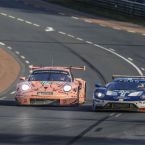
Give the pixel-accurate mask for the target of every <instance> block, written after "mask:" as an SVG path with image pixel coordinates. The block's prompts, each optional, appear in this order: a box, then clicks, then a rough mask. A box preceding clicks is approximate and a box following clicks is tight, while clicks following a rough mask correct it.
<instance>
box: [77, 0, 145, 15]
mask: <svg viewBox="0 0 145 145" xmlns="http://www.w3.org/2000/svg"><path fill="white" fill-rule="evenodd" d="M76 1H79V2H86V3H88V4H93V5H96V6H97V7H102V8H108V9H112V10H116V11H117V12H121V13H123V14H126V15H131V16H139V17H145V4H142V3H139V2H132V1H128V0H76Z"/></svg>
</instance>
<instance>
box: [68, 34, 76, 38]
mask: <svg viewBox="0 0 145 145" xmlns="http://www.w3.org/2000/svg"><path fill="white" fill-rule="evenodd" d="M67 36H69V37H71V38H75V36H73V35H70V34H68V35H67Z"/></svg>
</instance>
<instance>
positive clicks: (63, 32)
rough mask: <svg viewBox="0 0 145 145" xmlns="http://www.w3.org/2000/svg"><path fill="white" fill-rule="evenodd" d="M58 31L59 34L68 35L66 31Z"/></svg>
mask: <svg viewBox="0 0 145 145" xmlns="http://www.w3.org/2000/svg"><path fill="white" fill-rule="evenodd" d="M58 33H59V34H62V35H66V33H65V32H61V31H59V32H58Z"/></svg>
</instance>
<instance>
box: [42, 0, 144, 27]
mask: <svg viewBox="0 0 145 145" xmlns="http://www.w3.org/2000/svg"><path fill="white" fill-rule="evenodd" d="M44 1H48V2H50V3H54V4H59V5H62V6H65V7H67V8H71V9H75V10H78V11H81V12H85V13H89V14H93V15H95V16H100V17H104V18H110V19H114V20H118V21H123V22H131V23H135V24H139V25H142V26H145V19H144V18H140V17H133V16H126V15H123V14H122V13H119V12H116V11H114V10H110V9H105V8H99V7H96V6H94V5H91V4H88V3H85V2H76V1H74V0H44Z"/></svg>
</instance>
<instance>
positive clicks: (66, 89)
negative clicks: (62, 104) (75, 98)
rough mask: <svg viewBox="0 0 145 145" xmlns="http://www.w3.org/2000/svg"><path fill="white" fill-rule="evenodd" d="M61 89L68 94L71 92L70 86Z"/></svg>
mask: <svg viewBox="0 0 145 145" xmlns="http://www.w3.org/2000/svg"><path fill="white" fill-rule="evenodd" d="M63 89H64V91H65V92H69V91H70V90H71V86H70V85H65V86H64V88H63Z"/></svg>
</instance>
